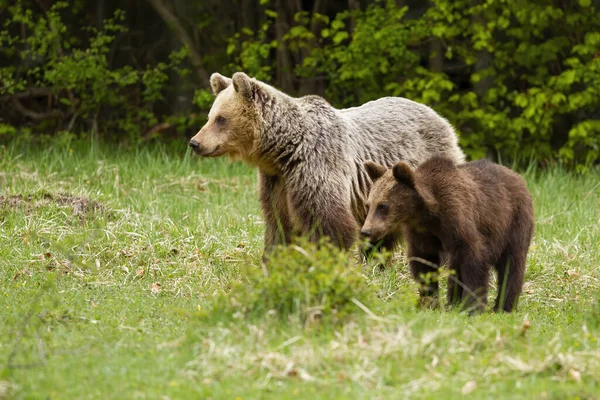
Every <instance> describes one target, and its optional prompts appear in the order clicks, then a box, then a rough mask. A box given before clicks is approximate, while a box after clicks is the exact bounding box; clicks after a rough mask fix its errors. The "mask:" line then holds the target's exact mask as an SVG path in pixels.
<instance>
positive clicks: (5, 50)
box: [0, 1, 187, 139]
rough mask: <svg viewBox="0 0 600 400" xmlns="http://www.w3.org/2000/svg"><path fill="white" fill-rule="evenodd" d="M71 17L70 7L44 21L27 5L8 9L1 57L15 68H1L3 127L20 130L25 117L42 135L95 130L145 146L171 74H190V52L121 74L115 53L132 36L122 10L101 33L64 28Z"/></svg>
mask: <svg viewBox="0 0 600 400" xmlns="http://www.w3.org/2000/svg"><path fill="white" fill-rule="evenodd" d="M67 10H68V12H72V11H73V8H71V9H69V4H68V3H67V2H64V1H59V2H56V3H55V4H54V5H53V6H52V7H51V8H50V9H49V10H48V11H47V12H46V13H44V14H42V15H36V14H35V13H34V12H33V11H32V9H31V8H28V7H26V6H24V5H23V3H22V2H20V1H19V2H17V3H16V4H15V5H13V6H10V7H8V12H9V16H8V18H7V19H6V20H5V23H4V28H5V30H3V31H0V48H2V50H1V51H0V57H1V56H4V57H6V58H8V59H10V60H11V61H12V62H11V63H10V64H9V65H8V66H6V67H1V68H0V78H2V79H1V82H2V83H1V84H0V106H1V107H2V108H3V110H5V111H3V115H2V117H3V118H5V121H4V123H5V124H6V123H10V122H14V124H20V123H22V120H23V117H25V118H27V119H28V120H29V121H30V125H31V127H32V128H33V129H34V131H37V132H41V133H51V132H58V131H64V130H66V131H90V130H91V131H92V132H94V133H96V134H102V133H107V132H110V133H114V134H117V135H119V136H121V137H122V138H123V137H125V138H127V139H133V138H135V139H139V138H140V137H141V136H142V134H143V133H145V132H148V131H149V130H150V128H152V127H153V126H155V125H157V124H158V123H159V119H160V116H159V115H158V114H157V113H156V112H155V108H156V105H157V104H158V103H160V102H162V101H163V100H164V97H163V96H164V90H165V87H166V85H167V83H168V80H169V74H170V73H172V72H175V73H178V74H180V75H185V74H186V73H187V71H185V70H183V69H180V68H179V65H180V64H181V62H182V61H183V59H184V58H185V57H186V55H187V50H186V49H185V48H182V49H180V50H178V51H175V52H173V53H171V55H170V56H169V60H168V61H167V62H158V63H157V64H156V65H154V66H150V65H148V66H146V68H145V69H135V68H133V67H132V66H129V65H124V66H122V67H118V68H117V67H114V66H112V65H111V60H110V59H111V46H112V45H113V42H114V41H115V39H116V38H117V36H118V35H119V34H120V33H122V32H125V31H126V30H127V28H126V27H125V26H124V25H123V24H122V23H123V21H124V13H123V12H122V11H119V10H117V11H116V12H115V14H114V17H113V18H110V19H107V20H105V21H104V24H103V28H102V29H101V30H97V29H95V28H91V27H90V28H85V29H83V32H73V31H71V30H73V26H72V25H67V24H65V23H64V22H63V18H62V13H66V12H67ZM82 33H85V34H86V35H80V34H82ZM81 36H83V38H87V40H86V39H82V37H81ZM40 100H41V101H40ZM3 126H5V125H3ZM2 131H4V132H6V131H7V129H6V128H3V129H2Z"/></svg>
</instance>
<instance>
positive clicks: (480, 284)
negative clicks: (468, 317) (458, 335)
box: [450, 248, 490, 314]
mask: <svg viewBox="0 0 600 400" xmlns="http://www.w3.org/2000/svg"><path fill="white" fill-rule="evenodd" d="M451 259H452V261H451V262H450V269H451V270H455V271H458V277H459V280H458V282H457V284H459V285H460V284H462V286H463V288H462V289H463V292H462V298H461V300H462V307H463V309H464V310H467V311H469V313H470V314H472V313H477V312H482V311H483V310H485V307H486V306H487V293H488V284H489V276H490V271H489V267H488V266H487V265H486V264H485V262H483V261H482V260H480V257H479V255H478V254H477V253H475V252H473V251H471V250H470V249H467V248H464V249H458V250H456V252H455V254H453V255H452V256H451Z"/></svg>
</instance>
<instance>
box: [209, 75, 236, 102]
mask: <svg viewBox="0 0 600 400" xmlns="http://www.w3.org/2000/svg"><path fill="white" fill-rule="evenodd" d="M229 85H231V79H230V78H227V77H225V76H223V75H221V74H219V73H218V72H215V73H214V74H212V75H211V76H210V87H212V91H213V94H214V95H215V96H216V95H218V94H219V93H221V92H222V91H223V90H225V89H227V87H228V86H229Z"/></svg>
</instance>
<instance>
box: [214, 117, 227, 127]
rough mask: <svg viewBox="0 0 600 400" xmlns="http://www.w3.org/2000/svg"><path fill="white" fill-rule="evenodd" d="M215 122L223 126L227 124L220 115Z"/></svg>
mask: <svg viewBox="0 0 600 400" xmlns="http://www.w3.org/2000/svg"><path fill="white" fill-rule="evenodd" d="M215 122H216V123H217V124H219V125H223V124H224V123H225V117H223V116H221V115H219V116H217V118H215Z"/></svg>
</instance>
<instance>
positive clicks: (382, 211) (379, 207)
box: [376, 203, 389, 214]
mask: <svg viewBox="0 0 600 400" xmlns="http://www.w3.org/2000/svg"><path fill="white" fill-rule="evenodd" d="M388 210H389V207H388V205H387V204H384V203H381V204H378V205H377V210H376V211H377V212H378V213H379V214H387V212H388Z"/></svg>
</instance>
